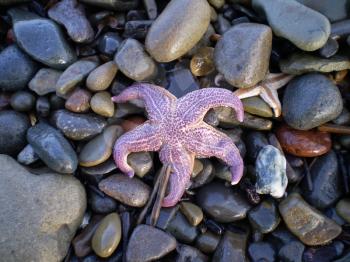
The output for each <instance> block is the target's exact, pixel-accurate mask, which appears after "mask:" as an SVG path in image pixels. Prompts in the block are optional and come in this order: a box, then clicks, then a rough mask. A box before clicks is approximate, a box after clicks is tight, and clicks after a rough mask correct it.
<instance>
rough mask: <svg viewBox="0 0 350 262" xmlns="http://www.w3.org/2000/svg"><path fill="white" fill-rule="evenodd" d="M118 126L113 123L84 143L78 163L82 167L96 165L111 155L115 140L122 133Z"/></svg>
mask: <svg viewBox="0 0 350 262" xmlns="http://www.w3.org/2000/svg"><path fill="white" fill-rule="evenodd" d="M122 132H123V130H122V128H121V127H120V126H117V125H114V126H109V127H106V128H105V129H104V131H103V132H102V133H101V134H99V135H97V136H96V137H94V138H93V139H91V140H90V141H89V142H88V143H86V144H85V145H84V146H83V147H82V149H81V151H80V154H79V165H80V166H84V167H92V166H97V165H99V164H101V163H103V162H105V161H106V160H107V159H108V158H109V157H110V156H111V155H112V148H113V146H114V142H115V140H116V139H117V138H118V137H119V136H120V135H121V134H122Z"/></svg>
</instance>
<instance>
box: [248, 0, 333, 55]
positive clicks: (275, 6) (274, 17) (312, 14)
mask: <svg viewBox="0 0 350 262" xmlns="http://www.w3.org/2000/svg"><path fill="white" fill-rule="evenodd" d="M252 6H253V8H254V10H255V11H257V12H258V13H259V14H261V15H263V16H264V17H266V19H267V22H268V24H269V25H270V26H271V28H272V30H273V32H274V34H275V35H276V36H279V37H283V38H286V39H287V40H289V41H291V42H292V43H293V44H294V45H296V46H297V47H298V48H300V49H302V50H304V51H315V50H317V49H319V48H321V47H322V46H323V45H324V44H325V43H326V42H327V39H328V37H329V35H330V32H331V26H330V23H329V21H328V19H327V18H326V17H325V16H324V15H322V14H320V13H318V12H316V11H314V10H312V9H310V8H308V7H306V6H304V5H302V4H299V3H298V2H297V1H295V0H277V1H275V0H267V1H266V0H253V1H252ZM282 17H283V19H281V18H282ZM301 24H302V25H303V26H300V25H301Z"/></svg>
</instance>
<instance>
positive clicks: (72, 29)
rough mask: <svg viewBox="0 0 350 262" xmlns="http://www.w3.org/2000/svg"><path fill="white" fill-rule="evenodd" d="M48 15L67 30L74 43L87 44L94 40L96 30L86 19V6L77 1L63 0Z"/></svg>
mask: <svg viewBox="0 0 350 262" xmlns="http://www.w3.org/2000/svg"><path fill="white" fill-rule="evenodd" d="M48 15H49V17H50V18H51V19H52V20H54V21H56V22H57V23H59V24H62V25H63V26H64V27H65V28H66V30H67V32H68V35H69V37H70V38H71V39H72V40H73V41H74V42H77V43H86V42H91V41H92V40H93V39H94V36H95V35H94V30H93V29H92V27H91V25H90V22H89V20H87V18H86V15H85V10H84V6H83V5H81V4H79V3H78V2H77V0H63V1H60V2H58V3H56V4H55V5H54V6H52V7H51V8H50V9H49V11H48Z"/></svg>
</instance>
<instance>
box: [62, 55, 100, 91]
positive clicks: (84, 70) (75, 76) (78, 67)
mask: <svg viewBox="0 0 350 262" xmlns="http://www.w3.org/2000/svg"><path fill="white" fill-rule="evenodd" d="M97 66H98V64H97V63H96V62H94V61H89V60H79V61H77V62H75V63H74V64H72V65H70V66H69V67H68V68H67V69H66V70H64V72H63V73H62V75H61V76H60V78H59V79H58V80H57V82H56V93H57V95H59V96H65V95H67V94H68V93H69V92H70V91H72V90H73V89H74V87H75V86H76V85H77V84H78V83H80V82H81V81H83V79H84V78H85V77H86V76H87V75H88V74H89V73H90V72H91V71H92V70H94V69H95V68H96V67H97Z"/></svg>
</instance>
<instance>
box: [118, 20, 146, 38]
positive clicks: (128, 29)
mask: <svg viewBox="0 0 350 262" xmlns="http://www.w3.org/2000/svg"><path fill="white" fill-rule="evenodd" d="M152 24H153V20H134V21H128V22H126V23H125V26H124V33H123V37H124V38H134V39H139V40H142V39H145V37H146V36H147V33H148V30H149V28H150V27H151V25H152Z"/></svg>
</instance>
